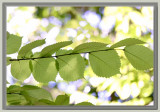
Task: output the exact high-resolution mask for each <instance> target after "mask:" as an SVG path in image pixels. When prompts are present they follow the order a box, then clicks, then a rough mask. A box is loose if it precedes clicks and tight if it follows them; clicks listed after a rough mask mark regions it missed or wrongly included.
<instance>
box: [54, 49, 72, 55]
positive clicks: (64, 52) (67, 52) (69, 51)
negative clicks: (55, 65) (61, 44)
mask: <svg viewBox="0 0 160 112" xmlns="http://www.w3.org/2000/svg"><path fill="white" fill-rule="evenodd" d="M72 52H73V50H64V49H63V50H62V49H60V50H58V51H57V52H56V56H58V55H64V54H71V53H72Z"/></svg>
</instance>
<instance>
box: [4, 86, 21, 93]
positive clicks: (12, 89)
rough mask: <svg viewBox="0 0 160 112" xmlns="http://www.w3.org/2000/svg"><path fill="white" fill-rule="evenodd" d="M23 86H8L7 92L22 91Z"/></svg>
mask: <svg viewBox="0 0 160 112" xmlns="http://www.w3.org/2000/svg"><path fill="white" fill-rule="evenodd" d="M20 91H21V87H20V86H17V85H11V86H9V87H8V88H7V93H20Z"/></svg>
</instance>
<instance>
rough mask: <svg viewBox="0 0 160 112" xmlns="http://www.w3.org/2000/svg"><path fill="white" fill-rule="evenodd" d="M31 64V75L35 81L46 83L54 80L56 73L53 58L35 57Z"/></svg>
mask: <svg viewBox="0 0 160 112" xmlns="http://www.w3.org/2000/svg"><path fill="white" fill-rule="evenodd" d="M32 64H33V76H34V78H35V80H36V81H38V82H42V83H48V82H49V81H54V80H55V78H56V75H57V69H56V61H55V59H54V58H45V59H35V60H33V61H32Z"/></svg>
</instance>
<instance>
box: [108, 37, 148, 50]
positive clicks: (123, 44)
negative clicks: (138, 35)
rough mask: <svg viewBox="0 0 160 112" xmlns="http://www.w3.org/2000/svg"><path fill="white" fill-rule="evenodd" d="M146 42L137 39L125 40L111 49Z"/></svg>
mask: <svg viewBox="0 0 160 112" xmlns="http://www.w3.org/2000/svg"><path fill="white" fill-rule="evenodd" d="M144 43H145V42H143V41H141V40H139V39H135V38H127V39H124V40H121V41H119V42H117V43H115V44H113V45H112V46H111V48H116V47H122V46H130V45H135V44H144Z"/></svg>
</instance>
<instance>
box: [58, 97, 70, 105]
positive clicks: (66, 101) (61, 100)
mask: <svg viewBox="0 0 160 112" xmlns="http://www.w3.org/2000/svg"><path fill="white" fill-rule="evenodd" d="M55 105H69V96H68V95H59V96H57V98H56V101H55Z"/></svg>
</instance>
